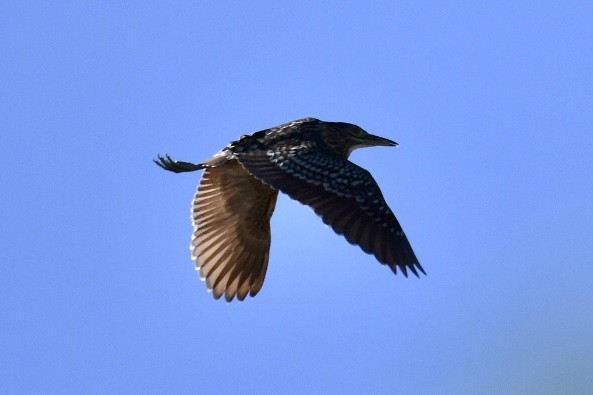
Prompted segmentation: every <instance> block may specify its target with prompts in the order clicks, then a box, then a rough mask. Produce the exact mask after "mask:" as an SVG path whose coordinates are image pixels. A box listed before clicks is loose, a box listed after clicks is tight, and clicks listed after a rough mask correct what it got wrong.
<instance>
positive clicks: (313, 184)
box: [236, 144, 425, 276]
mask: <svg viewBox="0 0 593 395" xmlns="http://www.w3.org/2000/svg"><path fill="white" fill-rule="evenodd" d="M236 155H237V158H238V160H239V162H240V163H241V164H242V165H243V166H244V167H245V168H246V169H247V170H248V171H249V172H250V173H251V174H253V176H255V177H257V178H259V179H260V180H262V181H263V182H264V183H266V184H269V185H270V186H272V187H273V188H275V189H278V190H280V191H282V192H284V193H286V194H287V195H289V196H290V197H291V198H293V199H295V200H298V201H299V202H301V203H302V204H306V205H308V206H310V207H312V208H313V210H314V211H315V212H316V213H317V214H318V215H319V216H320V217H321V218H322V219H323V222H324V223H326V224H327V225H330V226H331V227H332V228H333V229H334V231H335V232H336V233H338V234H341V235H344V237H346V240H348V242H350V243H351V244H356V245H358V246H360V247H361V248H362V250H363V251H365V252H367V253H370V254H373V255H375V257H376V258H377V260H378V261H379V262H381V263H383V264H386V265H388V266H389V267H390V268H391V270H392V271H393V272H394V273H397V272H396V268H398V267H399V269H400V270H401V271H402V273H403V274H404V275H406V276H407V269H409V270H410V271H412V273H414V274H415V275H416V276H417V275H418V272H417V270H419V271H421V272H422V273H425V272H424V269H423V268H422V266H421V265H420V263H419V262H418V259H417V258H416V255H415V254H414V251H413V250H412V247H411V246H410V243H409V241H408V238H407V237H406V235H405V234H404V232H403V230H402V228H401V226H400V224H399V222H398V221H397V219H396V218H395V215H394V214H393V212H392V211H391V209H390V208H389V207H388V206H387V203H386V202H385V199H384V198H383V194H382V193H381V190H380V189H379V186H378V185H377V183H376V181H375V180H374V179H373V177H372V176H371V174H370V173H369V172H368V171H366V170H365V169H363V168H361V167H359V166H357V165H355V164H354V163H352V162H350V161H348V160H347V159H344V158H342V157H340V156H339V155H337V154H335V153H333V152H331V151H329V150H323V149H319V148H318V147H315V146H313V145H311V144H301V145H300V146H292V147H291V148H290V149H284V148H283V147H278V148H274V147H272V148H271V149H268V150H267V151H262V150H256V151H251V152H250V151H242V150H240V149H239V150H237V152H236Z"/></svg>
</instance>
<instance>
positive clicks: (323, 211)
mask: <svg viewBox="0 0 593 395" xmlns="http://www.w3.org/2000/svg"><path fill="white" fill-rule="evenodd" d="M395 145H397V143H396V142H394V141H391V140H388V139H386V138H383V137H378V136H374V135H372V134H369V133H367V132H365V131H364V130H363V129H361V128H360V127H358V126H356V125H353V124H350V123H344V122H323V121H320V120H318V119H315V118H305V119H299V120H296V121H293V122H289V123H286V124H283V125H280V126H277V127H274V128H271V129H266V130H262V131H260V132H257V133H254V134H252V135H250V136H248V135H243V136H241V137H240V138H239V140H237V141H233V142H231V143H230V144H229V145H228V146H226V147H225V148H223V149H222V150H221V151H220V152H218V153H217V154H216V155H214V156H213V157H212V158H211V159H209V160H207V161H206V162H204V163H190V162H181V161H175V160H173V159H171V157H169V156H168V155H167V156H165V157H161V156H159V157H158V160H155V163H156V164H157V165H159V166H160V167H162V168H163V169H165V170H169V171H172V172H175V173H181V172H188V171H195V170H202V169H204V170H205V171H204V175H203V176H202V180H201V181H200V185H199V187H198V190H197V192H196V194H195V197H194V199H193V202H192V209H191V218H192V223H193V226H194V232H193V236H192V241H191V245H190V249H191V251H192V259H193V260H194V261H195V264H196V269H197V270H199V272H200V276H201V277H202V278H203V279H204V280H205V281H206V285H207V286H208V288H209V289H210V290H212V294H213V296H214V297H215V298H216V299H218V298H220V297H221V296H222V295H224V296H225V299H226V300H227V301H231V300H233V298H235V297H237V299H238V300H243V299H245V297H246V296H247V295H248V294H249V295H250V296H255V295H256V294H257V293H258V292H259V291H260V289H261V287H262V285H263V283H264V278H265V275H266V269H267V267H268V257H269V251H270V241H271V235H270V218H271V216H272V213H273V211H274V207H275V206H276V198H277V197H278V191H281V192H283V193H285V194H287V195H288V196H290V197H291V198H293V199H295V200H298V201H299V202H301V203H302V204H306V205H308V206H310V207H311V208H313V210H314V211H315V212H316V213H317V214H318V215H319V216H320V217H321V218H322V220H323V222H324V223H326V224H327V225H329V226H331V227H332V228H333V230H334V231H335V232H336V233H338V234H341V235H344V237H345V238H346V240H348V242H350V243H351V244H356V245H358V246H360V248H362V250H363V251H365V252H367V253H369V254H373V255H374V256H375V257H376V258H377V260H378V261H379V262H381V263H382V264H384V265H387V266H389V268H390V269H391V270H392V271H393V272H394V273H397V269H398V268H399V270H401V272H402V273H403V274H404V276H406V277H407V274H408V270H410V271H411V272H412V273H414V274H415V275H416V276H418V271H420V272H422V273H424V274H426V273H425V272H424V269H423V268H422V266H421V265H420V263H419V262H418V259H417V258H416V255H415V254H414V251H413V250H412V247H411V246H410V243H409V241H408V239H407V237H406V235H405V234H404V232H403V230H402V228H401V226H400V224H399V222H398V221H397V219H396V218H395V216H394V215H393V212H392V211H391V209H390V208H389V207H388V206H387V203H386V202H385V199H384V198H383V194H382V193H381V190H380V189H379V186H378V185H377V183H376V182H375V180H374V179H373V177H372V176H371V174H370V173H369V172H368V171H366V170H365V169H363V168H361V167H359V166H357V165H355V164H354V163H352V162H350V161H349V160H348V156H349V155H350V153H351V152H352V151H353V150H355V149H356V148H362V147H372V146H395Z"/></svg>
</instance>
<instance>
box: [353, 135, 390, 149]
mask: <svg viewBox="0 0 593 395" xmlns="http://www.w3.org/2000/svg"><path fill="white" fill-rule="evenodd" d="M360 142H361V144H364V145H365V146H367V147H374V146H379V145H382V146H387V147H395V146H397V145H399V144H398V143H396V142H395V141H393V140H389V139H386V138H385V137H379V136H375V135H374V134H367V135H366V136H364V137H362V138H361V139H360Z"/></svg>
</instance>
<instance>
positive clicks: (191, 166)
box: [153, 155, 204, 173]
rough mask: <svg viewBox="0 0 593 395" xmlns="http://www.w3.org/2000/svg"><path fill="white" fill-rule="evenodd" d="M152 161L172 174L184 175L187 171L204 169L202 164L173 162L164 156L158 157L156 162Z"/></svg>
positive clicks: (167, 156)
mask: <svg viewBox="0 0 593 395" xmlns="http://www.w3.org/2000/svg"><path fill="white" fill-rule="evenodd" d="M153 161H154V163H156V164H157V165H159V166H160V167H162V168H163V169H165V170H169V171H172V172H173V173H185V172H188V171H196V170H202V169H203V168H204V164H203V163H191V162H182V161H178V160H173V159H172V158H171V157H170V156H169V155H165V156H164V157H162V156H160V155H159V156H158V160H156V159H153Z"/></svg>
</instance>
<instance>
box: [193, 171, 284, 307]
mask: <svg viewBox="0 0 593 395" xmlns="http://www.w3.org/2000/svg"><path fill="white" fill-rule="evenodd" d="M277 196H278V192H277V191H275V190H273V189H271V188H270V187H269V186H267V185H265V184H263V183H262V182H261V181H259V180H257V179H256V178H254V177H252V176H251V175H250V174H249V173H247V171H245V169H244V168H243V167H242V166H241V165H240V164H239V163H238V162H237V161H236V160H229V161H227V162H226V163H225V164H223V165H220V166H217V167H207V168H206V171H205V172H204V175H203V176H202V180H201V181H200V185H199V187H198V190H197V192H196V195H195V197H194V200H193V204H192V222H193V225H194V233H193V237H192V242H191V246H190V248H191V250H192V259H194V260H195V262H196V268H197V269H199V271H200V276H201V277H202V278H203V279H205V281H206V285H207V286H208V288H209V289H211V290H212V292H213V295H214V297H215V298H216V299H218V298H220V297H221V296H222V295H223V294H224V295H225V298H226V300H227V301H231V300H232V299H233V298H234V297H235V296H236V297H237V299H239V300H243V299H245V297H246V296H247V294H248V293H249V294H250V295H251V296H255V295H256V294H257V293H258V292H259V290H260V289H261V287H262V285H263V282H264V278H265V275H266V269H267V267H268V257H269V250H270V239H271V236H270V217H271V216H272V212H273V211H274V207H275V205H276V198H277Z"/></svg>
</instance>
